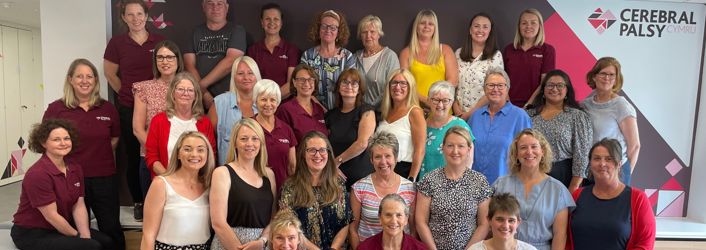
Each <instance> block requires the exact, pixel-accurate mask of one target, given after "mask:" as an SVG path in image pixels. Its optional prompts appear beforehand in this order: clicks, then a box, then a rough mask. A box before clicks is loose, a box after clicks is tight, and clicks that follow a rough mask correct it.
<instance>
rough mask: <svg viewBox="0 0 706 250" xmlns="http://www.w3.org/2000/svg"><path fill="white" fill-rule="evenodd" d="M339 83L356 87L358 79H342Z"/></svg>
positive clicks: (358, 82)
mask: <svg viewBox="0 0 706 250" xmlns="http://www.w3.org/2000/svg"><path fill="white" fill-rule="evenodd" d="M341 84H342V85H348V87H351V88H355V87H358V85H360V81H358V80H353V81H351V80H343V81H341Z"/></svg>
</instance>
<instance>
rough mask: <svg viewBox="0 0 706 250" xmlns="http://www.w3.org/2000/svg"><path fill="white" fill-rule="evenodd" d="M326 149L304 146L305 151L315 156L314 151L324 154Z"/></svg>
mask: <svg viewBox="0 0 706 250" xmlns="http://www.w3.org/2000/svg"><path fill="white" fill-rule="evenodd" d="M326 151H328V148H306V153H307V154H309V155H311V156H315V155H316V153H319V155H326Z"/></svg>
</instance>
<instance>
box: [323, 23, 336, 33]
mask: <svg viewBox="0 0 706 250" xmlns="http://www.w3.org/2000/svg"><path fill="white" fill-rule="evenodd" d="M321 30H323V31H334V32H335V31H338V26H336V25H328V24H323V23H322V24H321Z"/></svg>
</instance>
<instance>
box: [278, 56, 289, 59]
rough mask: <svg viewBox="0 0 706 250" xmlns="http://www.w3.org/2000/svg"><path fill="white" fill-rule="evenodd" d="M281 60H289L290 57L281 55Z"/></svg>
mask: <svg viewBox="0 0 706 250" xmlns="http://www.w3.org/2000/svg"><path fill="white" fill-rule="evenodd" d="M279 58H281V59H287V58H289V57H287V55H281V56H279Z"/></svg>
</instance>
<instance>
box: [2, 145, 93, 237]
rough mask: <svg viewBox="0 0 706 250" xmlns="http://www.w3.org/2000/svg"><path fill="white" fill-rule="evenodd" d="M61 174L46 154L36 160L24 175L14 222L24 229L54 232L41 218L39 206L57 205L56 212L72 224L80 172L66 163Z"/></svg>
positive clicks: (80, 194)
mask: <svg viewBox="0 0 706 250" xmlns="http://www.w3.org/2000/svg"><path fill="white" fill-rule="evenodd" d="M65 162H66V165H67V168H68V169H67V170H66V175H64V174H63V173H62V172H61V171H59V169H58V168H57V167H56V165H54V163H53V162H51V160H49V158H48V157H47V155H46V154H42V157H40V158H39V160H37V162H36V163H34V165H32V167H31V168H29V170H28V171H27V173H26V174H25V175H24V180H22V194H20V205H19V207H18V208H17V212H16V213H15V218H14V220H13V223H15V224H17V225H19V226H21V227H26V228H44V229H49V230H56V229H55V228H54V226H52V225H51V224H49V222H48V221H47V220H46V219H44V216H42V213H41V212H39V209H38V208H39V207H42V206H46V205H49V204H51V203H52V202H56V211H57V212H58V213H59V215H61V217H64V219H66V221H68V222H69V223H72V224H74V219H73V214H72V212H73V210H72V208H73V206H74V204H76V202H77V201H78V197H83V196H84V193H83V173H82V172H81V167H80V166H79V165H78V164H74V163H73V162H71V161H65Z"/></svg>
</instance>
